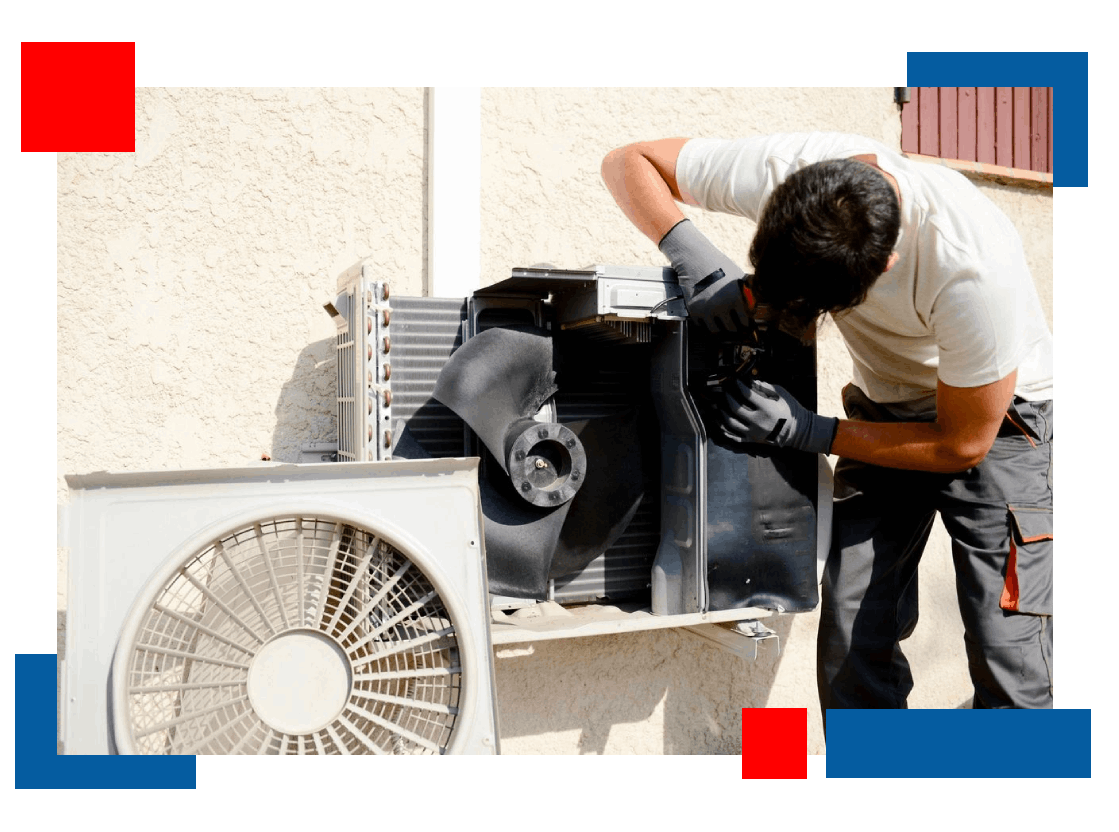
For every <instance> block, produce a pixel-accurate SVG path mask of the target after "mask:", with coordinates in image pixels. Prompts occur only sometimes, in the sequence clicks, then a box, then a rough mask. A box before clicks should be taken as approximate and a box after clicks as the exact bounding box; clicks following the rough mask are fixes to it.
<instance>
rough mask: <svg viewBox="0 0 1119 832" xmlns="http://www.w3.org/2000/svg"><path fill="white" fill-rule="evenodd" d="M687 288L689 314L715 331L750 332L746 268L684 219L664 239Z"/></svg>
mask: <svg viewBox="0 0 1119 832" xmlns="http://www.w3.org/2000/svg"><path fill="white" fill-rule="evenodd" d="M659 248H660V250H661V252H663V253H664V255H665V256H666V257H667V258H668V259H669V261H670V262H671V263H672V268H673V269H674V270H675V271H676V279H677V280H678V281H679V282H680V288H681V289H683V290H684V305H685V306H686V307H687V308H688V317H689V318H691V319H693V320H695V321H696V322H697V323H698V324H700V325H701V326H703V327H704V328H705V329H706V330H707V331H708V332H710V333H711V334H712V335H715V336H718V337H721V338H730V339H738V338H741V337H746V336H748V335H749V334H750V318H751V313H752V310H751V309H750V305H749V304H748V302H747V298H746V294H745V292H744V291H743V289H744V288H745V283H744V282H743V278H744V277H745V272H743V271H742V269H740V268H739V267H738V266H736V265H735V264H734V262H733V261H732V260H731V259H730V258H729V257H727V256H726V255H725V254H723V253H722V252H721V251H719V249H717V248H716V247H715V245H714V244H713V243H712V242H711V241H710V240H708V239H707V238H706V237H704V236H703V234H702V233H700V231H699V229H698V228H696V227H695V226H694V225H693V224H692V221H691V220H681V221H680V222H678V223H676V225H674V226H673V227H672V228H671V230H669V232H668V233H667V234H665V235H664V237H663V238H662V239H661V241H660V245H659Z"/></svg>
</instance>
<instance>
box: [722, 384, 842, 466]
mask: <svg viewBox="0 0 1119 832" xmlns="http://www.w3.org/2000/svg"><path fill="white" fill-rule="evenodd" d="M728 387H729V389H728V391H727V393H726V395H725V398H724V400H723V405H722V414H721V424H720V426H719V429H720V430H721V431H722V433H723V435H724V436H726V437H727V438H728V439H730V440H731V441H734V442H754V443H761V444H764V445H774V446H776V447H778V448H796V449H797V450H798V451H807V452H809V453H814V454H830V453H831V446H832V442H834V441H835V432H836V430H838V429H839V420H838V419H836V418H834V417H831V416H820V415H818V414H816V413H813V412H812V411H811V410H809V409H808V408H806V407H804V406H803V405H801V404H800V402H798V401H797V400H796V399H794V398H793V396H792V394H791V393H789V391H788V390H786V389H785V388H784V387H781V386H780V385H773V384H767V383H766V382H764V381H754V382H750V383H748V384H746V383H743V382H742V381H740V380H738V379H734V380H733V381H732V382H731V383H730V384H729V385H728Z"/></svg>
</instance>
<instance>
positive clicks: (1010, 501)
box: [816, 385, 1053, 728]
mask: <svg viewBox="0 0 1119 832" xmlns="http://www.w3.org/2000/svg"><path fill="white" fill-rule="evenodd" d="M843 405H844V409H845V410H846V411H847V415H848V416H849V417H850V418H852V419H858V420H864V421H932V420H933V419H935V417H936V414H935V409H933V410H932V411H928V410H926V412H923V413H922V412H917V413H914V412H913V411H912V410H909V411H906V410H904V409H902V408H898V407H888V406H884V405H880V404H877V403H875V402H872V401H871V400H870V399H868V398H867V397H866V395H865V394H863V392H862V391H861V390H859V389H858V388H857V387H855V386H854V385H848V386H847V388H846V389H845V390H844V391H843ZM930 406H931V407H933V408H935V404H932V403H930ZM1052 439H1053V404H1052V402H1050V401H1045V402H1027V401H1024V400H1022V399H1018V398H1016V399H1015V401H1014V403H1013V404H1012V405H1011V407H1010V409H1009V411H1008V412H1007V417H1006V419H1005V420H1004V421H1003V425H1002V428H1001V429H1000V431H999V435H998V438H997V439H995V444H994V446H993V447H992V448H991V450H990V452H989V453H988V454H987V457H986V458H985V459H984V460H983V462H981V463H980V464H979V465H977V466H975V467H974V468H970V469H968V470H967V471H964V472H962V473H957V474H934V473H928V472H923V471H902V470H898V469H891V468H881V467H878V466H874V465H867V464H865V463H860V462H855V461H852V460H846V459H841V460H840V461H839V463H838V464H837V466H836V472H835V506H834V521H833V528H834V531H833V535H832V550H831V555H830V557H829V559H828V564H827V567H826V569H825V571H824V580H823V586H822V603H821V608H820V612H821V614H820V632H819V639H818V642H817V665H816V675H817V684H818V687H819V693H820V705H821V708H822V709H823V712H824V720H825V728H826V725H827V709H828V708H905V707H907V704H906V698H907V697H908V695H909V692H910V691H911V690H912V688H913V676H912V674H911V673H910V670H909V663H908V662H907V661H906V659H905V656H904V655H903V653H902V651H901V646H900V642H901V641H902V640H903V639H905V638H906V637H908V636H909V635H910V634H911V633H912V632H913V628H914V627H915V626H916V624H917V563H918V561H919V560H920V557H921V552H922V550H923V549H924V546H925V543H926V541H927V540H928V537H929V532H930V530H931V529H932V524H933V519H934V517H935V515H936V513H937V512H939V513H940V517H941V520H942V521H943V523H944V526H945V528H946V529H947V531H948V534H949V536H950V537H951V539H952V559H953V562H954V565H955V570H956V594H957V598H958V600H959V604H960V613H961V615H962V616H963V622H964V645H965V648H966V651H967V659H968V667H969V670H970V672H971V679H972V683H973V684H974V687H975V697H974V700H973V707H975V708H1051V707H1053V618H1052V616H1053V571H1052V570H1053V467H1052V460H1053V456H1052Z"/></svg>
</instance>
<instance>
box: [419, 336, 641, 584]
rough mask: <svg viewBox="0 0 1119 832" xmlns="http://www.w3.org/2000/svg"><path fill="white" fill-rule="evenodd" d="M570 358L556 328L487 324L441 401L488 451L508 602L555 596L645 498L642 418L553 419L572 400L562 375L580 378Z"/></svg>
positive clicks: (487, 510)
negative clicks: (547, 417)
mask: <svg viewBox="0 0 1119 832" xmlns="http://www.w3.org/2000/svg"><path fill="white" fill-rule="evenodd" d="M563 358H564V356H562V355H561V354H560V350H559V349H557V344H556V341H555V339H553V338H552V337H551V335H549V334H548V333H547V332H545V331H544V330H541V329H537V328H535V327H510V328H494V329H487V330H485V331H484V332H481V333H479V334H478V335H476V336H474V337H473V338H471V339H470V340H468V341H467V342H466V343H465V344H463V345H462V346H461V347H460V348H459V349H458V350H456V351H455V352H454V353H453V354H452V355H451V357H450V359H449V360H448V361H447V363H446V364H445V365H444V366H443V368H442V371H441V372H440V375H439V378H438V380H437V382H436V385H435V390H434V398H435V399H437V400H438V401H440V402H442V403H443V404H444V405H446V406H447V407H448V408H450V409H451V410H452V411H454V412H455V414H457V415H458V416H459V418H461V419H462V420H463V421H464V422H466V424H467V425H469V426H470V429H471V430H473V431H474V433H475V434H476V435H477V436H478V438H479V439H480V440H481V442H482V444H483V445H484V446H485V448H486V451H487V452H488V453H487V454H486V459H485V462H484V464H483V474H482V477H481V483H480V484H481V500H482V513H483V515H484V517H485V541H486V561H487V565H488V572H489V582H490V589H491V591H492V592H494V593H496V594H499V595H508V596H512V597H522V598H543V597H545V595H546V593H547V589H548V581H549V579H553V578H559V577H563V576H564V575H568V574H571V573H572V572H577V571H579V570H581V569H583V568H584V567H586V566H587V564H589V563H590V562H591V561H592V560H593V559H594V558H595V557H597V556H598V555H599V554H600V553H601V552H603V551H605V550H606V549H608V548H609V547H610V546H611V545H612V544H613V543H614V542H615V541H616V540H617V539H618V537H619V536H620V535H621V534H622V532H623V531H624V530H625V528H626V526H627V525H628V524H629V522H630V520H632V519H633V516H634V514H635V513H636V512H637V509H638V506H639V505H640V503H641V499H642V497H643V496H644V469H643V465H642V454H641V442H640V438H639V430H638V422H637V415H636V412H635V411H632V410H630V411H627V412H619V413H613V414H611V415H608V416H602V417H598V418H591V419H578V420H573V421H567V422H562V423H561V422H559V421H541V418H542V417H541V415H540V414H541V410H542V408H544V407H545V406H546V405H548V403H549V401H550V400H551V399H552V398H553V396H555V395H556V394H557V393H561V394H562V391H561V390H560V387H559V386H557V380H558V381H559V382H561V383H562V382H563V380H564V378H565V374H567V373H577V372H578V371H579V367H578V366H575V365H576V364H577V362H575V361H573V360H571V361H568V362H567V366H565V365H564V364H563V363H562V359H563ZM545 412H548V411H545ZM553 412H554V411H553Z"/></svg>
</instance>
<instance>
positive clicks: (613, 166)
mask: <svg viewBox="0 0 1119 832" xmlns="http://www.w3.org/2000/svg"><path fill="white" fill-rule="evenodd" d="M636 151H637V145H635V144H627V145H623V146H622V147H616V148H614V149H613V150H611V151H610V152H609V153H607V154H606V156H605V157H604V158H603V160H602V166H601V168H600V169H599V172H600V173H601V174H602V180H603V181H604V182H605V183H606V184H607V185H609V184H610V183H611V182H616V181H618V180H620V179H621V178H622V177H623V176H624V173H625V168H626V160H627V157H628V156H629V155H630V154H631V153H634V152H636Z"/></svg>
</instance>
